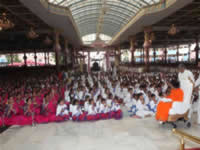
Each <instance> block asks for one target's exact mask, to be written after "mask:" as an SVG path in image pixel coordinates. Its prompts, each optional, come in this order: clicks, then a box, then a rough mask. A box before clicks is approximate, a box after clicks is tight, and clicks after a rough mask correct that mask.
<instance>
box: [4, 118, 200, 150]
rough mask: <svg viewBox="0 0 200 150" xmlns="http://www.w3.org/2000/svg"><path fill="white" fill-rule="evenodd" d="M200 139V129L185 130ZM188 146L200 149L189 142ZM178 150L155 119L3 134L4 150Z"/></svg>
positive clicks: (43, 127) (63, 125)
mask: <svg viewBox="0 0 200 150" xmlns="http://www.w3.org/2000/svg"><path fill="white" fill-rule="evenodd" d="M182 130H184V131H186V132H188V133H190V134H192V135H196V136H199V135H200V134H199V133H200V126H198V125H195V124H193V125H192V127H191V128H190V129H184V128H183V129H182ZM186 147H188V148H191V147H200V146H199V145H196V144H194V143H191V142H186ZM161 149H162V150H178V149H179V139H178V138H177V137H176V136H174V135H173V134H172V132H171V127H170V126H165V127H162V126H161V125H159V124H158V122H156V121H155V119H154V118H153V117H151V118H146V119H134V118H130V117H125V118H123V119H122V120H102V121H97V122H82V123H77V122H72V121H68V122H64V123H50V124H41V125H36V126H35V127H32V126H25V127H19V126H13V127H10V128H9V129H8V130H6V131H5V132H3V133H2V134H0V150H161Z"/></svg>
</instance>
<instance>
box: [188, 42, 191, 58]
mask: <svg viewBox="0 0 200 150" xmlns="http://www.w3.org/2000/svg"><path fill="white" fill-rule="evenodd" d="M190 52H191V44H188V62H190Z"/></svg>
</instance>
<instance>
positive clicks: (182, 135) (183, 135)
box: [172, 129, 200, 150]
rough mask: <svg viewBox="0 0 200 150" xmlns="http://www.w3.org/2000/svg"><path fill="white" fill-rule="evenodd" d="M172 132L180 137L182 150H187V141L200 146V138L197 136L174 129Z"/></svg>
mask: <svg viewBox="0 0 200 150" xmlns="http://www.w3.org/2000/svg"><path fill="white" fill-rule="evenodd" d="M172 132H173V133H174V134H175V135H178V136H179V137H180V150H185V140H189V141H192V142H194V143H197V144H200V138H199V137H196V136H192V135H190V134H188V133H185V132H183V131H180V130H177V129H173V130H172Z"/></svg>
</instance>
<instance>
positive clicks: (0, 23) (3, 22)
mask: <svg viewBox="0 0 200 150" xmlns="http://www.w3.org/2000/svg"><path fill="white" fill-rule="evenodd" d="M14 26H15V25H14V23H12V22H11V21H10V20H9V19H8V18H7V15H6V13H2V15H0V31H1V30H3V29H5V30H6V29H10V28H13V27H14Z"/></svg>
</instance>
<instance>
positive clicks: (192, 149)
mask: <svg viewBox="0 0 200 150" xmlns="http://www.w3.org/2000/svg"><path fill="white" fill-rule="evenodd" d="M185 150H200V148H188V149H185Z"/></svg>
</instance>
